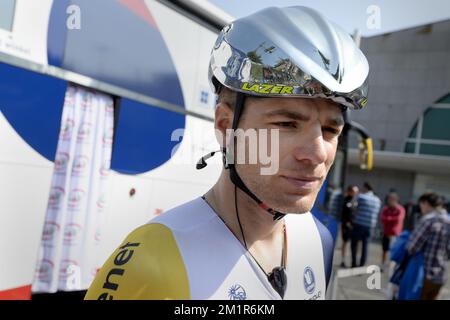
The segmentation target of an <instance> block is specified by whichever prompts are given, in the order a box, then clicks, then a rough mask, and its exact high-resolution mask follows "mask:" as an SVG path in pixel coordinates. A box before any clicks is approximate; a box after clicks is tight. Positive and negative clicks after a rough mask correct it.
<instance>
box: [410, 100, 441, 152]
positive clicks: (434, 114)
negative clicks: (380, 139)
mask: <svg viewBox="0 0 450 320" xmlns="http://www.w3.org/2000/svg"><path fill="white" fill-rule="evenodd" d="M449 123H450V94H448V95H446V96H445V97H443V98H442V99H439V100H438V101H437V102H436V103H435V104H433V105H432V106H431V107H429V108H428V109H427V110H425V112H424V113H423V114H422V115H421V116H420V118H419V119H418V120H417V122H416V123H415V124H414V126H413V128H412V129H411V132H410V134H409V138H408V139H406V143H405V148H404V152H406V153H415V154H424V155H436V156H446V157H450V130H449Z"/></svg>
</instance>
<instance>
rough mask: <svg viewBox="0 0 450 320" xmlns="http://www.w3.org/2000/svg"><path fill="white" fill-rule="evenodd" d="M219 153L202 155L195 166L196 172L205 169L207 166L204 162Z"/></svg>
mask: <svg viewBox="0 0 450 320" xmlns="http://www.w3.org/2000/svg"><path fill="white" fill-rule="evenodd" d="M220 151H221V150H217V151H213V152H210V153H208V154H206V155H204V156H203V157H201V158H200V160H199V161H198V162H197V165H196V166H195V167H196V168H197V170H200V169H203V168H204V167H206V166H207V165H208V164H207V163H206V160H208V159H209V158H211V157H213V156H214V155H215V154H216V152H220Z"/></svg>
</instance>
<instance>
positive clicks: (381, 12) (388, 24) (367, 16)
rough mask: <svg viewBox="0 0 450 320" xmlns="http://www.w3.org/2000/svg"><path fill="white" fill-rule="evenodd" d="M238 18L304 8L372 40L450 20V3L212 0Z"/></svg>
mask: <svg viewBox="0 0 450 320" xmlns="http://www.w3.org/2000/svg"><path fill="white" fill-rule="evenodd" d="M209 2H211V3H213V4H214V5H216V6H218V7H219V8H221V9H222V10H224V11H226V12H227V13H228V14H230V15H231V16H233V17H235V18H239V17H242V16H246V15H248V14H251V13H252V12H255V11H258V10H260V9H263V8H265V7H271V6H278V7H286V6H294V5H303V6H307V7H311V8H314V9H316V10H318V11H320V12H321V13H323V14H324V15H325V16H326V17H328V18H329V19H330V20H332V21H334V22H335V23H337V24H339V25H340V26H341V27H343V28H344V29H345V30H346V31H347V32H348V33H353V32H354V31H355V29H358V30H359V31H360V33H361V35H362V36H365V37H369V36H374V35H377V34H382V33H388V32H392V31H396V30H401V29H405V28H410V27H414V26H419V25H423V24H428V23H431V22H435V21H442V20H447V19H450V1H449V0H340V1H336V0H276V1H275V0H209Z"/></svg>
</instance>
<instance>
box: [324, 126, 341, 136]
mask: <svg viewBox="0 0 450 320" xmlns="http://www.w3.org/2000/svg"><path fill="white" fill-rule="evenodd" d="M322 131H324V132H327V133H330V134H332V135H335V136H338V135H339V134H340V133H341V132H340V130H338V129H336V128H333V127H324V128H322Z"/></svg>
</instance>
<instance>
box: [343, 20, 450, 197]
mask: <svg viewBox="0 0 450 320" xmlns="http://www.w3.org/2000/svg"><path fill="white" fill-rule="evenodd" d="M361 49H362V51H363V52H364V53H365V54H366V56H367V58H368V60H369V64H370V74H369V85H370V90H369V100H368V106H367V109H366V110H365V111H364V112H353V113H351V115H350V117H351V119H352V120H354V121H357V122H359V123H361V124H362V125H363V126H364V127H365V128H366V129H367V130H368V132H369V133H370V134H371V136H372V138H373V142H374V170H373V171H371V172H370V173H367V172H362V171H360V170H359V169H358V167H357V165H358V161H357V159H358V151H357V150H356V148H357V143H358V141H357V139H356V137H351V143H350V146H351V147H352V150H351V152H350V155H349V166H348V176H347V182H346V184H350V183H352V184H353V183H354V184H358V185H361V184H362V183H363V182H364V181H370V182H371V183H372V185H373V186H374V188H375V190H376V192H377V193H378V194H379V196H380V197H381V198H382V199H384V197H385V195H386V194H387V193H388V192H389V190H390V189H392V188H393V189H395V190H396V191H397V192H398V193H399V194H400V197H401V202H402V203H405V202H407V201H409V200H411V199H417V197H418V196H420V194H422V193H423V192H425V191H427V190H433V191H435V192H438V193H439V194H442V195H444V196H445V197H446V198H447V199H450V20H447V21H442V22H436V23H433V24H429V25H425V26H419V27H415V28H410V29H406V30H401V31H398V32H393V33H387V34H383V35H378V36H374V37H369V38H363V39H362V41H361Z"/></svg>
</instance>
